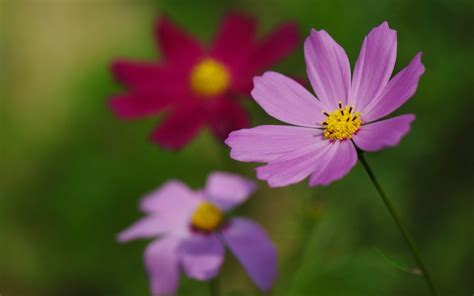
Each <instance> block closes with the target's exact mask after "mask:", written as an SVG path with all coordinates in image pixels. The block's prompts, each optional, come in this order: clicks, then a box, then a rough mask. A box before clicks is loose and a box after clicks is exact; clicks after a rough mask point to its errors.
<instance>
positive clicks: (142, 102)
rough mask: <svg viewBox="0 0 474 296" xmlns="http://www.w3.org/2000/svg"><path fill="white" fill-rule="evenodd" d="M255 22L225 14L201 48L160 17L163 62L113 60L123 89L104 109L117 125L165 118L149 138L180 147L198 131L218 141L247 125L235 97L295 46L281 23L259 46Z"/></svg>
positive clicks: (292, 33)
mask: <svg viewBox="0 0 474 296" xmlns="http://www.w3.org/2000/svg"><path fill="white" fill-rule="evenodd" d="M255 33H256V23H255V20H253V19H250V18H246V17H243V16H240V15H235V14H232V15H229V16H228V17H227V18H226V19H225V20H224V22H223V23H222V25H221V27H220V29H219V31H218V33H217V36H216V38H215V40H214V43H213V45H212V46H211V47H210V48H209V49H206V48H205V47H204V45H203V44H201V43H200V42H199V41H197V40H195V39H194V38H193V37H192V36H190V35H188V34H186V33H185V32H183V31H182V30H181V29H179V28H178V27H176V26H175V25H174V24H172V23H171V22H170V21H169V20H168V19H166V18H161V19H160V20H158V22H157V24H156V38H157V41H158V43H159V45H160V48H161V53H162V56H163V61H162V62H158V61H156V62H155V61H151V62H135V61H128V60H118V61H116V62H114V63H113V65H112V71H113V73H114V75H115V77H116V79H117V80H118V81H119V82H121V83H123V84H125V85H126V86H127V88H128V89H127V92H126V93H124V94H119V95H115V96H113V97H112V98H111V100H110V107H111V108H112V110H113V111H114V113H115V114H116V115H117V116H119V117H120V118H122V119H135V118H140V117H145V116H155V115H157V114H158V113H159V112H161V111H165V112H166V116H165V118H164V119H163V121H162V122H161V123H160V125H159V126H157V127H156V129H155V130H154V131H153V132H152V134H151V140H152V141H153V142H154V143H157V144H159V145H160V146H162V147H164V148H168V149H179V148H181V147H183V146H184V145H185V144H186V143H188V142H189V141H190V140H191V139H192V138H193V137H194V136H195V135H196V134H197V132H198V131H199V130H200V128H201V127H203V126H204V125H206V124H207V125H209V127H210V129H211V131H212V132H213V134H214V135H215V136H216V137H217V138H219V139H221V140H222V141H223V140H224V139H225V138H226V137H227V136H228V134H229V132H231V131H233V130H236V129H240V128H244V127H247V126H248V118H247V114H246V112H245V110H244V109H243V107H242V106H240V104H239V103H238V96H239V95H244V96H248V95H249V93H250V90H251V89H252V78H253V76H255V75H256V74H259V73H260V71H261V70H263V69H265V68H266V67H268V66H270V65H272V64H274V63H275V62H277V61H278V60H280V59H281V58H283V57H284V56H286V55H288V54H289V53H290V52H291V51H292V50H293V49H294V48H295V47H296V45H297V43H298V35H297V30H296V26H295V25H294V24H290V23H286V24H283V25H282V26H280V27H279V28H277V29H276V30H275V31H273V32H272V33H271V34H270V35H269V36H267V37H266V38H264V39H263V40H257V39H256V35H255Z"/></svg>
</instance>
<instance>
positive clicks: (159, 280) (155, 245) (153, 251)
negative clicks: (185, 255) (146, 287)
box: [144, 237, 179, 295]
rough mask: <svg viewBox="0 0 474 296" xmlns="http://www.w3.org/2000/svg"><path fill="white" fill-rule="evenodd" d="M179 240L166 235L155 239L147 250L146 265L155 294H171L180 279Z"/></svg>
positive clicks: (152, 290)
mask: <svg viewBox="0 0 474 296" xmlns="http://www.w3.org/2000/svg"><path fill="white" fill-rule="evenodd" d="M178 242H179V241H178V240H177V239H176V238H173V237H164V238H161V239H159V240H155V241H154V242H152V243H151V244H150V245H148V247H147V248H146V250H145V258H144V259H145V266H146V269H147V271H148V276H149V278H150V287H151V292H152V294H153V295H171V294H174V293H175V292H176V289H177V288H178V281H179V261H178V254H177V245H178Z"/></svg>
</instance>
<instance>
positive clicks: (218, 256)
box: [179, 234, 224, 281]
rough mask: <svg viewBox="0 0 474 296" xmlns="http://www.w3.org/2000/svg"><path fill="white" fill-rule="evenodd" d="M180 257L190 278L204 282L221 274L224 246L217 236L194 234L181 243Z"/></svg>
mask: <svg viewBox="0 0 474 296" xmlns="http://www.w3.org/2000/svg"><path fill="white" fill-rule="evenodd" d="M179 257H180V259H181V264H182V265H183V268H184V271H185V272H186V274H187V275H188V276H189V277H190V278H194V279H197V280H201V281H204V280H208V279H211V278H213V277H215V276H216V275H217V274H218V273H219V269H220V267H221V265H222V262H223V261H224V246H223V245H222V243H221V242H220V241H219V239H218V238H217V237H216V236H215V235H212V234H210V235H203V234H192V235H191V236H190V237H189V238H187V239H185V240H183V241H182V242H181V243H180V245H179Z"/></svg>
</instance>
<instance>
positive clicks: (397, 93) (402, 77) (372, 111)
mask: <svg viewBox="0 0 474 296" xmlns="http://www.w3.org/2000/svg"><path fill="white" fill-rule="evenodd" d="M424 72H425V67H424V66H423V64H422V63H421V52H420V53H418V54H417V55H416V56H415V57H414V58H413V60H411V62H410V64H409V65H408V66H407V67H405V68H404V69H403V70H401V71H400V72H399V73H398V74H397V75H395V77H393V78H392V79H390V81H389V82H388V84H387V86H385V88H384V90H383V92H382V94H381V95H380V96H379V97H378V98H377V99H376V100H374V101H373V102H372V103H371V104H369V105H368V106H367V107H366V108H365V110H364V111H362V114H363V116H364V120H366V121H373V120H377V119H379V118H382V117H384V116H385V115H388V114H390V113H392V112H393V111H395V110H396V109H398V108H399V107H400V106H401V105H403V104H404V103H405V102H406V101H407V100H408V99H409V98H411V96H413V94H414V93H415V91H416V88H417V86H418V81H419V80H420V77H421V75H422V74H423V73H424Z"/></svg>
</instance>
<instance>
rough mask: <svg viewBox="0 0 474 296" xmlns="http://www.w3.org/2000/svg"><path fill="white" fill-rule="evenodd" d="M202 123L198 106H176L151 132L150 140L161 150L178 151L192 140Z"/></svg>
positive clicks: (200, 110) (202, 114)
mask: <svg viewBox="0 0 474 296" xmlns="http://www.w3.org/2000/svg"><path fill="white" fill-rule="evenodd" d="M204 122H205V114H204V112H203V110H202V108H201V107H200V106H196V105H181V106H177V107H176V109H175V110H173V111H172V113H171V114H169V115H168V117H166V118H165V119H164V120H163V121H162V122H161V123H160V125H159V126H158V127H157V128H156V129H155V130H154V131H153V133H152V135H151V140H152V142H154V143H156V144H158V145H160V146H161V147H162V148H165V149H170V150H179V149H181V148H183V146H184V145H186V144H187V143H188V142H189V141H191V140H192V139H193V138H194V136H195V135H196V134H197V133H198V132H199V129H200V128H201V127H202V125H203V124H204Z"/></svg>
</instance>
